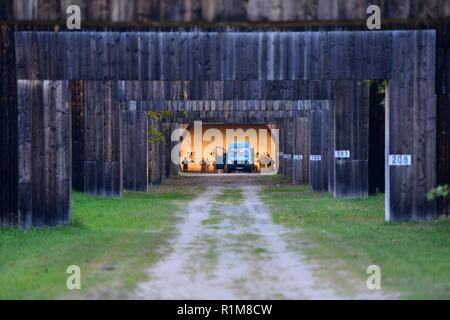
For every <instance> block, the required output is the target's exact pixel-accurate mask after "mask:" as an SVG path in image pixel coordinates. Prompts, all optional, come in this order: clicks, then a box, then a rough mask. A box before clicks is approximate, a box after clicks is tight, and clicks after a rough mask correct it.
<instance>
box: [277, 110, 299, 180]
mask: <svg viewBox="0 0 450 320" xmlns="http://www.w3.org/2000/svg"><path fill="white" fill-rule="evenodd" d="M294 119H295V118H292V117H289V116H287V117H285V119H284V130H283V132H282V134H283V136H284V139H283V140H284V141H283V142H284V147H283V152H284V155H283V159H280V160H282V161H283V175H284V177H285V178H287V179H288V180H290V181H293V179H294V172H293V156H292V155H293V153H294V134H295V131H294Z"/></svg>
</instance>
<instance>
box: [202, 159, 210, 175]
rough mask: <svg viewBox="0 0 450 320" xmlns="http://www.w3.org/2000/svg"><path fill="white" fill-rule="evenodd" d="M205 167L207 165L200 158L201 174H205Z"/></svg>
mask: <svg viewBox="0 0 450 320" xmlns="http://www.w3.org/2000/svg"><path fill="white" fill-rule="evenodd" d="M207 165H208V164H207V163H206V161H205V158H202V161H200V167H201V172H202V173H206V168H207Z"/></svg>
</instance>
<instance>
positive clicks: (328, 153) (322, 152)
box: [309, 104, 333, 192]
mask: <svg viewBox="0 0 450 320" xmlns="http://www.w3.org/2000/svg"><path fill="white" fill-rule="evenodd" d="M331 106H332V105H331V104H328V105H325V106H324V107H323V108H320V109H313V110H311V113H310V117H309V154H310V159H309V186H310V189H311V191H313V192H328V191H329V188H330V187H329V183H330V180H329V177H328V175H329V167H330V166H331V165H332V164H333V157H332V149H331V148H332V137H331V132H330V121H332V119H333V117H332V114H333V111H332V108H331Z"/></svg>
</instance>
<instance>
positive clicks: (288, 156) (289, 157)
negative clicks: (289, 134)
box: [284, 153, 292, 159]
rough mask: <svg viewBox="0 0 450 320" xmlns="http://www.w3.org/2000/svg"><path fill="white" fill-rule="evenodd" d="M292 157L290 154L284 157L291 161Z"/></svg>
mask: <svg viewBox="0 0 450 320" xmlns="http://www.w3.org/2000/svg"><path fill="white" fill-rule="evenodd" d="M291 157H292V156H291V155H290V154H287V153H286V154H285V155H284V158H285V159H291Z"/></svg>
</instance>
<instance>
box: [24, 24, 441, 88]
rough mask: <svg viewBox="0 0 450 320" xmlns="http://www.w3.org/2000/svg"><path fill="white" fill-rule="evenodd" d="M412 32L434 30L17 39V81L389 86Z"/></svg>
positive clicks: (87, 34) (28, 36) (60, 34)
mask: <svg viewBox="0 0 450 320" xmlns="http://www.w3.org/2000/svg"><path fill="white" fill-rule="evenodd" d="M409 33H411V34H414V33H424V34H427V35H428V36H429V37H434V35H435V32H433V31H411V32H409V31H400V32H396V31H378V32H367V31H354V32H337V31H330V32H204V31H203V32H202V31H198V32H122V33H119V32H108V33H107V32H57V33H55V32H39V33H36V32H18V33H16V54H17V74H18V77H19V78H30V79H49V80H60V79H64V80H166V81H167V80H174V81H175V80H176V81H212V80H222V81H225V80H241V81H247V80H334V79H351V80H353V79H360V80H366V79H386V78H391V70H392V61H393V60H392V55H393V50H392V44H393V42H397V39H400V38H402V37H404V36H405V35H406V34H409ZM394 38H395V39H394ZM369 48H370V49H369ZM40 52H41V53H42V54H39V53H40ZM375 52H376V54H374V53H375ZM409 60H412V59H409ZM53 62H56V63H53Z"/></svg>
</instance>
